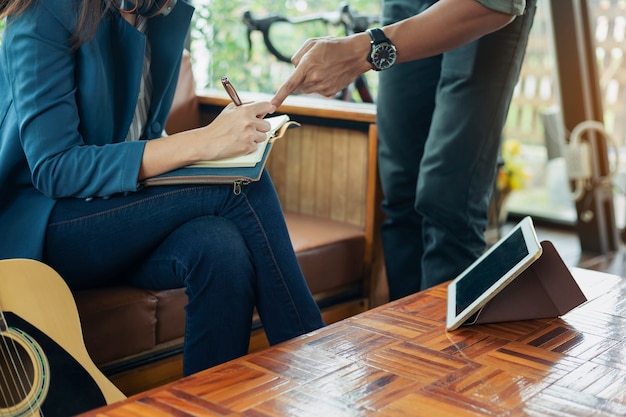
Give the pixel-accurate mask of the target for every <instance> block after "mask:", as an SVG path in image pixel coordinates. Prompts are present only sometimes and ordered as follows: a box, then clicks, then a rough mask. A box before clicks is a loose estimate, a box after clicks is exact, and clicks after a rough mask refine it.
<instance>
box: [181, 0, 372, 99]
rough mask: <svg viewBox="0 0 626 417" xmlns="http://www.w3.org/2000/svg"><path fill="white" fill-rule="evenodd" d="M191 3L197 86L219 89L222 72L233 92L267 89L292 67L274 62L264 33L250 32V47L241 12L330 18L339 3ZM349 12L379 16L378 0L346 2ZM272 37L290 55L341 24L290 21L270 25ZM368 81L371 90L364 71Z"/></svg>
mask: <svg viewBox="0 0 626 417" xmlns="http://www.w3.org/2000/svg"><path fill="white" fill-rule="evenodd" d="M192 3H193V4H194V6H195V7H196V13H195V15H194V22H193V25H192V30H191V33H190V50H191V55H192V58H193V65H194V73H195V78H196V82H197V84H198V87H200V88H205V87H216V88H219V80H220V77H221V76H222V75H227V76H228V77H229V78H230V79H231V81H232V82H233V84H234V85H235V86H236V88H237V89H238V90H241V91H252V92H266V93H271V92H274V91H276V89H277V88H278V87H279V86H280V85H281V84H282V83H283V82H284V81H285V80H286V79H287V77H288V76H289V74H291V72H292V71H293V66H292V65H291V64H290V63H285V62H281V61H279V60H278V59H277V58H276V57H274V56H273V55H272V54H271V53H270V52H269V51H268V50H267V48H266V46H265V44H264V42H263V36H262V34H261V32H259V31H253V32H252V36H251V47H250V46H249V44H248V34H247V26H246V25H245V23H244V22H243V15H244V12H245V11H250V13H252V15H253V16H254V17H256V18H263V17H267V16H269V15H280V16H284V17H286V18H288V19H289V20H292V21H293V20H298V19H306V18H307V17H311V16H313V15H320V14H322V13H323V14H325V15H326V16H327V17H335V16H333V14H335V15H336V14H337V13H338V12H339V10H340V6H341V5H342V3H341V2H340V1H337V0H315V1H313V0H309V1H307V0H284V1H282V2H268V1H258V0H238V1H223V0H193V1H192ZM349 7H350V10H351V11H352V13H355V14H360V15H372V16H376V17H377V16H378V15H379V13H380V2H379V0H351V1H350V2H349ZM271 28H272V29H271V30H272V31H271V32H270V33H271V37H272V40H273V41H274V40H276V42H275V46H276V47H277V49H279V50H280V51H281V52H283V51H284V53H283V54H284V55H287V56H291V54H293V53H294V52H295V51H296V50H297V49H298V47H299V46H300V45H301V44H302V43H303V42H304V41H305V40H306V39H307V38H310V37H319V36H326V35H335V36H343V35H344V28H343V26H341V25H332V24H330V25H327V24H323V23H321V22H320V21H317V22H308V23H300V24H297V25H290V24H287V23H277V24H274V25H272V27H271ZM368 83H369V85H370V88H371V89H372V90H375V84H376V74H374V73H372V74H368Z"/></svg>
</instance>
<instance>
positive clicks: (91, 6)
mask: <svg viewBox="0 0 626 417" xmlns="http://www.w3.org/2000/svg"><path fill="white" fill-rule="evenodd" d="M36 1H37V0H0V19H3V18H5V17H9V16H13V15H18V14H20V13H23V12H24V10H26V9H28V8H29V7H30V6H32V5H33V4H34V3H35V2H36ZM108 9H109V6H108V1H106V0H104V1H103V0H82V1H81V7H80V10H79V12H78V20H77V23H76V29H75V31H74V33H73V35H72V44H73V46H74V47H75V48H77V47H79V46H80V45H82V44H83V43H85V42H87V41H89V40H90V39H91V38H92V37H93V36H94V35H95V33H96V30H98V24H99V23H100V19H102V16H103V14H104V13H106V11H107V10H108Z"/></svg>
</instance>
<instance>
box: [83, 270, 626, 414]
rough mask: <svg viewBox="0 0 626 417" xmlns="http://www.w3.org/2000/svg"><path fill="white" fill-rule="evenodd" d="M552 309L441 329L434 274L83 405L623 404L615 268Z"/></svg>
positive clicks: (623, 316) (384, 409)
mask: <svg viewBox="0 0 626 417" xmlns="http://www.w3.org/2000/svg"><path fill="white" fill-rule="evenodd" d="M573 273H574V276H575V278H576V280H577V282H578V283H579V285H580V287H581V289H582V290H583V292H584V293H585V295H586V296H587V298H588V299H589V301H588V302H587V303H585V304H583V305H581V306H580V307H578V308H576V309H574V310H572V311H571V312H569V313H567V314H566V315H565V316H563V317H561V318H552V319H542V320H529V321H519V322H509V323H500V324H489V325H477V326H469V327H462V328H460V329H458V330H456V331H453V332H446V331H445V311H446V309H445V305H446V285H445V284H444V285H440V286H438V287H435V288H432V289H430V290H427V291H423V292H421V293H418V294H414V295H412V296H409V297H407V298H405V299H402V300H399V301H396V302H393V303H389V304H386V305H383V306H381V307H378V308H376V309H372V310H370V311H367V312H365V313H362V314H360V315H357V316H354V317H352V318H349V319H347V320H344V321H341V322H338V323H336V324H333V325H331V326H328V327H326V328H324V329H321V330H318V331H316V332H313V333H310V334H307V335H304V336H301V337H299V338H296V339H293V340H291V341H289V342H286V343H283V344H280V345H277V346H274V347H272V348H269V349H267V350H264V351H261V352H257V353H254V354H251V355H248V356H245V357H243V358H240V359H237V360H234V361H231V362H229V363H226V364H224V365H220V366H217V367H215V368H212V369H209V370H206V371H204V372H200V373H198V374H196V375H192V376H190V377H187V378H184V379H181V380H180V381H177V382H175V383H171V384H168V385H165V386H163V387H161V388H157V389H154V390H151V391H148V392H146V393H143V394H139V395H136V396H133V397H130V398H129V399H127V400H124V401H121V402H119V403H116V404H112V405H110V406H108V407H104V408H101V409H97V410H94V411H92V412H90V413H87V414H84V415H83V416H99V417H118V416H146V417H147V416H151V417H154V416H249V417H266V416H297V417H306V416H315V417H331V416H385V417H387V416H389V417H396V416H397V417H400V416H437V417H442V416H454V417H462V416H511V417H518V416H585V417H588V416H626V279H624V278H621V277H618V276H615V275H609V274H605V273H600V272H594V271H588V270H583V269H574V270H573Z"/></svg>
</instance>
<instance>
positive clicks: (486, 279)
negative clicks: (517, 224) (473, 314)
mask: <svg viewBox="0 0 626 417" xmlns="http://www.w3.org/2000/svg"><path fill="white" fill-rule="evenodd" d="M526 256H528V249H527V248H526V243H525V242H524V234H523V232H522V229H517V230H515V231H513V232H512V234H511V235H510V236H509V237H508V238H507V239H506V240H504V241H503V242H502V244H501V245H500V246H498V248H497V249H496V250H495V251H493V252H492V253H491V254H490V255H489V256H488V257H486V258H485V259H483V261H482V262H480V263H479V264H478V265H476V267H475V268H473V269H471V270H470V271H468V273H467V275H465V276H464V277H463V279H461V280H459V281H458V282H457V284H456V314H457V315H458V314H460V313H461V312H463V311H464V310H465V309H466V308H467V307H469V306H470V304H472V303H473V302H474V301H476V299H478V297H480V296H481V295H482V294H483V293H484V292H485V291H487V290H488V289H489V288H490V287H491V286H492V285H493V284H495V283H496V282H497V281H498V280H499V279H500V278H502V277H503V276H504V275H505V274H506V273H507V272H509V271H510V270H511V269H513V268H514V267H515V265H517V264H518V263H519V262H521V261H522V260H523V259H524V258H525V257H526Z"/></svg>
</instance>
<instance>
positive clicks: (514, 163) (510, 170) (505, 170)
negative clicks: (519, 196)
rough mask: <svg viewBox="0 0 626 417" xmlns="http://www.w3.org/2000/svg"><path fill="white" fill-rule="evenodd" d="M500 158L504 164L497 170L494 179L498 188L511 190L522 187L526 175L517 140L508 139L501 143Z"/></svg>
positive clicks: (524, 183)
mask: <svg viewBox="0 0 626 417" xmlns="http://www.w3.org/2000/svg"><path fill="white" fill-rule="evenodd" d="M502 160H503V161H504V164H503V165H502V166H501V167H500V169H499V170H498V177H497V180H496V181H497V182H496V186H497V187H498V189H499V190H501V191H504V190H506V191H511V190H519V189H521V188H524V186H525V185H526V180H527V177H528V175H527V174H526V172H525V170H524V164H523V161H522V158H521V146H520V143H519V141H517V140H514V139H509V140H506V141H505V142H504V143H503V144H502Z"/></svg>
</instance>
